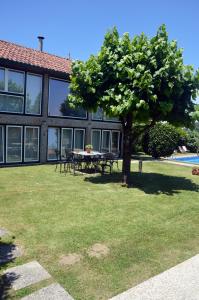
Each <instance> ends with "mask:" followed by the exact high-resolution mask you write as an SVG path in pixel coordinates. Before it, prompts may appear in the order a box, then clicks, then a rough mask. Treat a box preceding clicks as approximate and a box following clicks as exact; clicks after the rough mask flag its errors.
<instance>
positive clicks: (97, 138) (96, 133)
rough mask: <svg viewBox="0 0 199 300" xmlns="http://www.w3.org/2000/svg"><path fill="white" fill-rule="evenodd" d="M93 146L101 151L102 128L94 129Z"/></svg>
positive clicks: (95, 149)
mask: <svg viewBox="0 0 199 300" xmlns="http://www.w3.org/2000/svg"><path fill="white" fill-rule="evenodd" d="M91 141H92V146H93V150H94V151H100V144H101V131H100V130H92V138H91Z"/></svg>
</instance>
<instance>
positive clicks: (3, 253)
mask: <svg viewBox="0 0 199 300" xmlns="http://www.w3.org/2000/svg"><path fill="white" fill-rule="evenodd" d="M16 249H17V248H16V245H14V244H13V243H3V242H1V241H0V267H1V266H4V267H7V266H8V265H9V263H10V262H13V261H14V259H15V258H16V257H15V252H16ZM17 278H18V275H16V274H15V273H8V274H6V275H0V299H2V300H5V299H10V294H9V291H10V289H11V288H12V283H13V282H14V281H15V280H16V279H17Z"/></svg>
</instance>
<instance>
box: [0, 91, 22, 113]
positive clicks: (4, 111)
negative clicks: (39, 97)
mask: <svg viewBox="0 0 199 300" xmlns="http://www.w3.org/2000/svg"><path fill="white" fill-rule="evenodd" d="M0 95H6V96H9V97H17V98H22V99H23V105H22V110H21V112H18V111H6V110H1V111H0V114H1V113H4V114H5V113H6V114H18V115H23V112H24V103H25V101H24V96H23V95H19V94H18V95H16V94H9V93H1V92H0Z"/></svg>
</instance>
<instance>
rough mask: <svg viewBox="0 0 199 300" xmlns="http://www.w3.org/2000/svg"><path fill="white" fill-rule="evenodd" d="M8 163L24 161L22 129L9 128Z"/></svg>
mask: <svg viewBox="0 0 199 300" xmlns="http://www.w3.org/2000/svg"><path fill="white" fill-rule="evenodd" d="M6 148H7V149H6V151H7V155H6V160H7V162H10V163H11V162H21V161H22V128H21V127H15V126H8V127H7V145H6Z"/></svg>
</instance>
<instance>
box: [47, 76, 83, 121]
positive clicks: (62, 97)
mask: <svg viewBox="0 0 199 300" xmlns="http://www.w3.org/2000/svg"><path fill="white" fill-rule="evenodd" d="M69 92H70V89H69V83H68V82H66V81H63V80H56V79H52V78H51V79H50V80H49V103H48V115H49V116H57V117H71V118H82V119H85V118H86V117H87V114H86V111H85V110H84V109H82V108H76V109H72V108H70V107H69V105H68V104H67V103H66V101H67V97H68V94H69Z"/></svg>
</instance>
